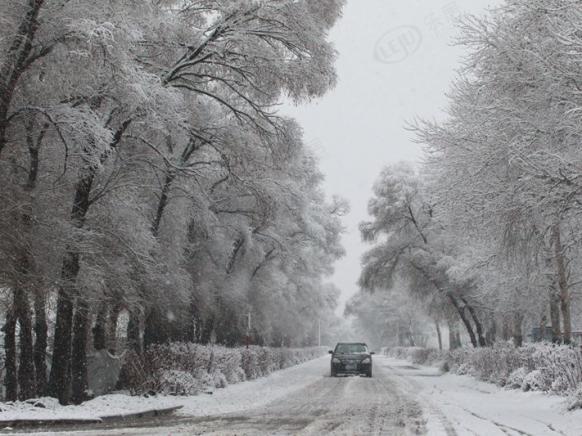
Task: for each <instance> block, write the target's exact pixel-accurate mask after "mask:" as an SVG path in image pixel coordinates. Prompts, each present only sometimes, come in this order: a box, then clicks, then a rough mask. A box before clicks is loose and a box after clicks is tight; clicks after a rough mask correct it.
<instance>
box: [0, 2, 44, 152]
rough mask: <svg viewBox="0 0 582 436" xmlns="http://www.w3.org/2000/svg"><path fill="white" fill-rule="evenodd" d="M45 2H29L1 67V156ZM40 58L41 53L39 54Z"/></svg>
mask: <svg viewBox="0 0 582 436" xmlns="http://www.w3.org/2000/svg"><path fill="white" fill-rule="evenodd" d="M43 4H44V0H28V5H27V9H26V13H25V15H24V17H23V18H22V21H21V22H20V24H19V26H18V30H17V32H16V35H15V36H14V39H13V41H12V42H11V43H10V47H9V49H8V53H7V55H6V56H5V57H4V59H5V61H4V62H3V64H2V65H0V154H2V151H3V150H4V148H5V146H6V142H7V139H6V131H7V129H8V124H9V120H8V112H9V110H10V105H11V103H12V98H13V96H14V92H15V90H16V86H17V84H18V81H19V80H20V77H21V76H22V74H23V73H24V72H25V71H26V68H27V66H28V65H30V63H31V62H30V55H31V52H32V49H33V41H34V37H35V34H36V31H37V30H38V23H39V22H38V15H39V12H40V9H41V8H42V6H43ZM38 55H39V56H40V53H39V54H38Z"/></svg>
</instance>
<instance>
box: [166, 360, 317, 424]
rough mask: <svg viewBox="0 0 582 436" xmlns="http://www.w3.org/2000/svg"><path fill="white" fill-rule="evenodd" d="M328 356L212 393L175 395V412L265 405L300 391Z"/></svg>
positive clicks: (222, 411) (213, 411) (221, 411)
mask: <svg viewBox="0 0 582 436" xmlns="http://www.w3.org/2000/svg"><path fill="white" fill-rule="evenodd" d="M328 360H329V357H321V358H319V359H315V360H312V361H309V362H307V363H304V364H302V365H298V366H294V367H292V368H287V369H283V370H281V371H277V372H274V373H272V374H271V375H269V376H267V377H263V378H260V379H257V380H252V381H246V382H242V383H237V384H235V385H231V386H228V387H227V388H226V389H218V390H216V391H214V392H213V394H212V395H208V394H205V395H199V396H196V397H184V398H182V399H180V398H177V400H178V401H179V404H180V405H182V406H184V408H183V409H181V410H179V411H178V412H177V414H178V415H184V416H208V415H221V414H225V413H232V412H244V411H247V410H251V409H256V408H259V407H262V406H263V405H266V404H268V403H270V402H272V401H275V400H277V399H279V398H283V397H285V396H287V395H290V394H292V393H294V392H296V391H300V390H302V389H304V388H305V387H307V386H309V385H310V384H312V383H315V382H316V381H318V380H319V379H321V376H322V362H324V361H325V367H327V365H328Z"/></svg>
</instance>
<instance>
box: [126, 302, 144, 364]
mask: <svg viewBox="0 0 582 436" xmlns="http://www.w3.org/2000/svg"><path fill="white" fill-rule="evenodd" d="M141 344H142V342H141V334H140V310H139V309H137V308H131V309H130V310H129V322H128V323H127V348H128V349H130V350H133V351H134V352H135V353H136V354H137V355H139V356H141V355H142V354H143V348H142V345H141Z"/></svg>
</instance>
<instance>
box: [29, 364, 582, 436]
mask: <svg viewBox="0 0 582 436" xmlns="http://www.w3.org/2000/svg"><path fill="white" fill-rule="evenodd" d="M374 365H375V368H374V371H375V374H374V378H372V379H368V378H363V377H362V378H360V377H345V378H344V377H341V378H331V377H329V374H328V371H329V358H322V359H318V360H315V361H312V362H309V363H307V364H304V365H301V366H298V367H295V368H290V369H287V370H284V371H280V372H278V373H276V374H273V375H271V376H270V377H267V378H264V379H261V380H256V381H252V382H247V383H241V384H238V385H234V386H230V387H228V388H226V389H222V390H219V391H216V392H215V393H214V394H213V395H203V396H199V397H193V398H184V399H181V400H179V401H181V402H182V404H183V405H184V409H183V410H182V411H181V412H180V414H179V415H178V416H174V417H169V418H159V419H151V420H149V421H140V422H135V423H128V424H127V426H126V427H125V428H119V425H117V427H116V428H112V427H113V424H111V425H99V426H95V427H92V428H87V429H85V430H81V429H73V428H71V427H69V428H63V429H61V430H62V431H64V432H65V433H66V434H77V435H91V436H92V435H124V434H126V435H135V434H140V435H142V434H143V435H176V434H210V435H288V434H292V435H322V434H334V435H359V434H365V435H416V434H420V435H424V434H428V435H447V436H451V435H459V436H461V435H487V436H490V435H491V436H495V435H501V436H507V435H572V436H578V435H582V413H581V412H576V413H569V412H565V411H564V404H563V402H564V400H563V399H560V398H557V397H550V396H544V395H542V394H536V393H523V392H514V391H505V390H502V389H499V388H497V387H495V386H492V385H488V384H485V383H480V382H477V381H475V380H474V379H472V378H469V377H459V376H454V375H441V374H440V373H439V372H438V371H437V370H435V369H432V368H426V367H417V366H414V365H410V364H408V363H406V362H402V361H397V360H391V359H388V358H384V357H376V358H375V362H374ZM40 434H42V433H40ZM44 434H54V432H50V433H44Z"/></svg>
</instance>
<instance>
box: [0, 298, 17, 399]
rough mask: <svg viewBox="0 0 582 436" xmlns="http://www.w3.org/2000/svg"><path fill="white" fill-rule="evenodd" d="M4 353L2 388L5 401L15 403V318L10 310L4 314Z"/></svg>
mask: <svg viewBox="0 0 582 436" xmlns="http://www.w3.org/2000/svg"><path fill="white" fill-rule="evenodd" d="M2 330H3V331H4V352H5V353H6V361H5V362H4V369H5V371H6V373H5V375H4V387H5V388H6V395H5V399H6V401H16V400H17V399H18V380H17V374H16V316H15V315H14V311H13V310H12V309H10V310H8V312H7V313H6V321H5V324H4V327H2Z"/></svg>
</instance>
